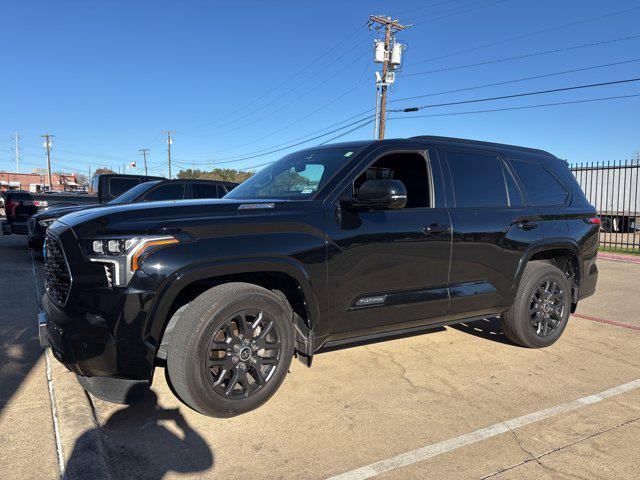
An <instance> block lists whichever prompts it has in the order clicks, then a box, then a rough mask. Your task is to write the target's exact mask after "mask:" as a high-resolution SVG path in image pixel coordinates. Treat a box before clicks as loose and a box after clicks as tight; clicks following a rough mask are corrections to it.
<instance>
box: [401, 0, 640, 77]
mask: <svg viewBox="0 0 640 480" xmlns="http://www.w3.org/2000/svg"><path fill="white" fill-rule="evenodd" d="M638 9H640V5H639V6H636V7H631V8H627V9H624V10H617V11H615V12H611V13H606V14H603V15H597V16H594V17H589V18H585V19H582V20H576V21H573V22H569V23H564V24H562V25H556V26H554V27H548V28H544V29H542V30H536V31H534V32H528V33H523V34H521V35H516V36H514V37H509V38H504V39H502V40H498V41H495V42H490V43H485V44H482V45H477V46H475V47H471V48H465V49H463V50H457V51H455V52H451V53H447V54H444V55H439V56H437V57H432V58H427V59H424V60H419V61H417V62H413V64H414V65H418V64H420V63H426V62H433V61H436V60H441V59H443V58H448V57H453V56H455V55H462V54H463V53H469V52H475V51H476V50H481V49H483V48H488V47H494V46H496V45H502V44H505V43H509V42H513V41H516V40H521V39H523V38H527V37H532V36H535V35H540V34H542V33H547V32H552V31H554V30H560V29H562V28H567V27H573V26H575V25H580V24H583V23H587V22H591V21H595V20H601V19H603V18H608V17H612V16H615V15H622V14H623V13H629V12H632V11H634V10H638Z"/></svg>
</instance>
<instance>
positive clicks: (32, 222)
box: [27, 217, 36, 235]
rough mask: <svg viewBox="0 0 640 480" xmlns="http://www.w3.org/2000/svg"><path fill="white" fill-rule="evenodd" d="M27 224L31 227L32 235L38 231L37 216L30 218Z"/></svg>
mask: <svg viewBox="0 0 640 480" xmlns="http://www.w3.org/2000/svg"><path fill="white" fill-rule="evenodd" d="M27 226H28V227H29V233H30V234H31V235H33V234H34V233H36V219H35V218H33V217H31V218H29V221H28V222H27Z"/></svg>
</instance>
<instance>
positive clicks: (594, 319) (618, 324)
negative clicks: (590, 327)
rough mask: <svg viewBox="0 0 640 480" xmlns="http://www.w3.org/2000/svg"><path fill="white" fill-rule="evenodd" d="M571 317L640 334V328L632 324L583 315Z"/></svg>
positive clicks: (576, 314) (577, 314) (574, 314)
mask: <svg viewBox="0 0 640 480" xmlns="http://www.w3.org/2000/svg"><path fill="white" fill-rule="evenodd" d="M571 316H572V317H577V318H581V319H583V320H589V321H591V322H597V323H604V324H606V325H614V326H616V327H620V328H628V329H629V330H636V331H638V332H640V326H638V325H631V324H630V323H623V322H617V321H615V320H608V319H606V318H598V317H592V316H590V315H582V314H580V313H572V314H571Z"/></svg>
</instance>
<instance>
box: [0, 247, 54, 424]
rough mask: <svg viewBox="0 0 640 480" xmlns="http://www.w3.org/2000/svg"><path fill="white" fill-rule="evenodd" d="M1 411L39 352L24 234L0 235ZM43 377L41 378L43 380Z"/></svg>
mask: <svg viewBox="0 0 640 480" xmlns="http://www.w3.org/2000/svg"><path fill="white" fill-rule="evenodd" d="M0 266H1V269H2V273H0V412H2V410H3V409H4V408H5V407H6V405H7V403H8V402H9V401H10V400H11V398H12V397H13V395H14V394H15V393H16V392H17V391H18V389H19V388H20V386H21V385H22V383H23V382H24V381H25V380H26V379H27V377H28V375H29V373H30V372H31V370H32V368H33V367H34V365H35V364H36V363H37V362H38V360H39V359H40V357H41V355H42V349H41V348H40V343H39V341H38V328H37V323H36V322H37V315H38V299H37V295H36V290H35V284H34V278H33V267H32V265H31V256H30V254H29V251H28V249H27V246H26V242H25V239H24V238H23V237H16V236H15V235H12V236H9V237H7V236H0ZM42 381H44V379H43V380H42Z"/></svg>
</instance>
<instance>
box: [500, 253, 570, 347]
mask: <svg viewBox="0 0 640 480" xmlns="http://www.w3.org/2000/svg"><path fill="white" fill-rule="evenodd" d="M545 286H547V287H548V290H550V291H551V290H553V291H552V292H551V294H550V295H549V296H548V294H547V293H545ZM560 302H563V303H562V304H560ZM570 310H571V285H570V283H569V280H567V278H566V276H565V275H564V273H563V272H562V270H560V269H559V268H557V267H555V266H553V265H551V264H549V263H542V262H536V261H534V262H529V263H528V264H527V266H526V267H525V269H524V273H523V274H522V279H521V280H520V286H519V287H518V293H517V294H516V298H515V300H514V302H513V305H512V306H511V308H510V309H509V310H507V311H506V312H505V313H503V314H502V316H501V317H500V323H501V325H502V330H503V332H504V334H505V335H506V336H507V338H508V339H509V340H511V341H512V342H513V343H516V344H518V345H521V346H523V347H528V348H543V347H548V346H549V345H552V344H554V343H555V342H556V341H557V340H558V338H560V336H561V335H562V332H563V331H564V329H565V327H566V326H567V322H568V320H569V314H570ZM545 322H546V327H545Z"/></svg>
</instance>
